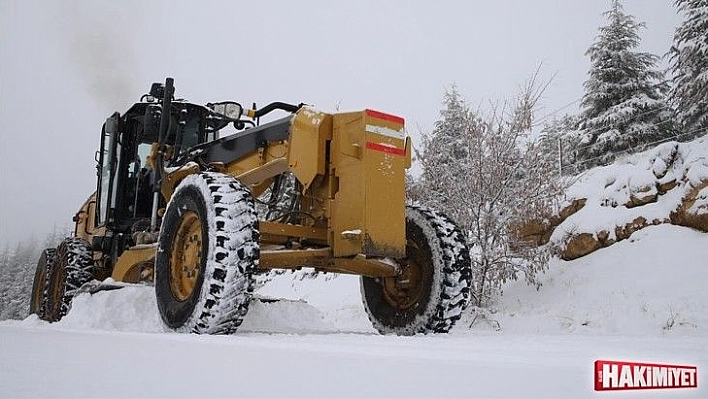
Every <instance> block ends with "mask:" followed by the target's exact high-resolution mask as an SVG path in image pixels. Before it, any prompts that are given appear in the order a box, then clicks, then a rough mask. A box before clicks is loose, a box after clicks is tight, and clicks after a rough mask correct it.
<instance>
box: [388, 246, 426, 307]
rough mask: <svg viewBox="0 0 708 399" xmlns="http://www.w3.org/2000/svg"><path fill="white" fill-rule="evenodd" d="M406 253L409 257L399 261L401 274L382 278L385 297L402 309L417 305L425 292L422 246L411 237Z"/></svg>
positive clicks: (389, 302) (394, 305) (391, 303)
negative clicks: (421, 256)
mask: <svg viewBox="0 0 708 399" xmlns="http://www.w3.org/2000/svg"><path fill="white" fill-rule="evenodd" d="M406 255H407V258H406V259H404V260H402V261H400V262H399V264H400V266H401V270H402V271H401V274H399V275H398V276H395V277H384V278H383V279H382V285H383V294H384V299H386V302H388V304H389V305H391V306H393V307H395V308H397V309H401V310H405V309H409V308H411V307H413V306H415V305H416V304H417V303H418V301H419V300H420V298H421V296H422V293H423V284H422V282H423V267H422V265H421V261H422V259H421V258H420V248H418V246H417V245H416V244H415V243H414V242H413V241H412V240H410V239H409V240H408V243H407V244H406Z"/></svg>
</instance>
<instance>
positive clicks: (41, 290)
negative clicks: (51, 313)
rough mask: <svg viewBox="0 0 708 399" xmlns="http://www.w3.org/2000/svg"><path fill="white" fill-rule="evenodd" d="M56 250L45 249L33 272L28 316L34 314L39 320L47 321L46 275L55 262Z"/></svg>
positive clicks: (47, 287) (47, 295)
mask: <svg viewBox="0 0 708 399" xmlns="http://www.w3.org/2000/svg"><path fill="white" fill-rule="evenodd" d="M56 253H57V250H56V249H54V248H47V249H45V250H44V251H42V254H41V255H40V256H39V261H37V269H36V270H35V272H34V282H33V283H32V296H31V297H30V309H29V313H30V314H36V315H37V316H39V318H40V319H41V320H47V316H46V313H47V299H48V297H49V293H48V292H47V291H48V289H49V284H48V281H49V280H48V279H47V273H49V271H50V270H51V269H52V262H55V259H56V258H55V254H56Z"/></svg>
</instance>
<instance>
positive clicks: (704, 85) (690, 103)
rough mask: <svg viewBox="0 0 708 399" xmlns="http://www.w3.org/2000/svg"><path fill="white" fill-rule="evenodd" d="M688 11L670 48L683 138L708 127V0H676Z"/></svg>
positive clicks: (673, 97) (673, 89)
mask: <svg viewBox="0 0 708 399" xmlns="http://www.w3.org/2000/svg"><path fill="white" fill-rule="evenodd" d="M674 3H675V4H676V6H677V7H678V10H679V12H681V13H683V14H684V15H685V19H684V21H683V23H681V25H680V26H679V27H678V28H676V32H675V33H674V43H673V45H672V46H671V49H670V50H669V60H670V64H671V65H670V69H671V71H672V72H673V79H672V83H673V84H672V87H671V91H670V92H669V97H670V99H671V102H672V104H673V105H674V107H675V109H676V113H677V117H678V120H679V122H680V125H681V130H682V137H681V138H682V139H684V140H689V139H691V138H693V137H697V136H700V135H703V134H705V133H706V132H707V131H708V0H676V1H675V2H674Z"/></svg>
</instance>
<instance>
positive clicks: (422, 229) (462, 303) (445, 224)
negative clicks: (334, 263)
mask: <svg viewBox="0 0 708 399" xmlns="http://www.w3.org/2000/svg"><path fill="white" fill-rule="evenodd" d="M406 238H407V245H406V259H403V260H401V261H399V266H400V267H401V269H402V273H401V275H399V276H396V277H385V278H370V277H362V278H361V291H362V297H363V300H364V308H365V309H366V312H367V314H368V315H369V320H371V323H372V324H373V326H374V328H376V329H377V330H378V331H379V332H380V333H381V334H397V335H414V334H416V333H426V334H427V333H430V332H435V333H445V332H448V331H450V329H451V328H452V326H453V325H454V324H455V322H456V321H457V320H458V319H459V318H460V316H461V314H462V311H463V310H464V309H465V307H467V304H468V302H469V297H470V286H471V284H472V269H471V265H470V256H469V249H468V248H467V244H466V242H465V239H464V236H463V235H462V232H461V231H460V230H459V229H458V228H457V227H456V226H455V224H454V223H453V222H452V221H451V220H450V219H448V218H447V217H446V216H445V215H442V214H441V213H438V212H435V211H433V210H430V209H426V208H420V207H412V206H409V207H407V209H406Z"/></svg>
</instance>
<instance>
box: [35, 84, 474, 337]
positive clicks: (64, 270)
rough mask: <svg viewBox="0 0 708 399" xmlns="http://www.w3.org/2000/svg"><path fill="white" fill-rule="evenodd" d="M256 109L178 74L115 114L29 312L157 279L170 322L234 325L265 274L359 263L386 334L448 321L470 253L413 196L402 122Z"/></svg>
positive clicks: (208, 328)
mask: <svg viewBox="0 0 708 399" xmlns="http://www.w3.org/2000/svg"><path fill="white" fill-rule="evenodd" d="M253 108H254V109H246V110H244V109H243V107H241V105H239V104H238V103H236V102H233V101H226V102H219V103H212V104H207V105H206V106H202V105H198V104H193V103H189V102H186V101H183V100H175V99H174V86H173V80H172V79H171V78H168V79H167V80H166V82H165V84H164V85H163V84H154V85H153V86H152V88H151V90H150V93H149V94H146V95H144V96H143V97H142V98H141V101H140V102H138V103H136V104H134V105H133V106H132V107H131V108H130V109H129V110H128V111H127V112H125V113H124V114H123V115H120V114H118V113H115V114H113V115H112V116H111V117H109V118H108V119H107V120H106V123H105V124H104V125H103V130H102V132H101V144H100V150H99V151H98V152H97V158H96V161H97V171H98V179H97V187H96V192H95V193H93V194H92V195H91V196H90V197H89V198H88V200H87V201H86V202H85V203H84V204H83V206H82V207H81V209H80V210H79V212H78V213H77V214H76V216H75V217H74V222H75V231H74V234H73V235H72V236H71V237H68V238H66V239H65V240H64V241H63V242H62V243H61V244H60V245H59V246H58V247H57V248H56V249H54V248H52V249H46V250H45V251H44V252H43V253H42V255H41V257H40V260H39V263H38V265H37V270H36V274H35V279H34V286H33V291H32V300H31V311H32V312H34V313H36V314H38V315H39V317H40V318H42V319H44V320H48V321H57V320H59V319H61V318H62V317H63V316H65V315H66V314H67V312H68V311H69V309H70V307H71V301H72V299H73V298H74V297H75V296H76V295H77V294H78V293H81V292H86V291H88V292H92V293H95V292H96V291H99V290H104V289H114V288H120V287H121V285H124V284H127V283H134V284H151V285H154V289H155V296H156V300H157V305H158V309H159V312H160V315H161V318H162V320H163V322H164V324H165V326H167V328H169V329H172V330H176V331H183V332H192V333H209V334H225V333H233V332H234V331H236V329H237V327H238V326H239V325H240V324H241V322H242V320H243V318H244V316H245V315H246V312H247V311H248V305H249V301H250V300H251V299H252V297H253V289H254V275H256V274H257V273H261V272H266V271H268V270H270V269H299V268H303V267H305V268H308V267H309V268H314V269H315V270H318V271H323V272H335V273H349V274H355V275H359V276H361V292H362V296H363V302H364V308H365V310H366V311H367V313H368V315H369V318H370V320H371V322H372V323H373V325H374V327H375V328H376V329H377V330H378V331H380V332H381V333H384V334H386V333H392V334H401V335H410V334H415V333H420V332H422V333H427V332H447V331H448V330H449V329H450V328H451V327H452V326H453V324H454V323H455V321H456V320H457V319H459V317H460V314H461V312H462V310H463V309H464V307H465V306H466V305H467V303H468V300H469V295H470V284H471V269H470V260H469V251H468V249H467V246H466V243H465V238H464V237H463V234H462V233H461V232H460V230H459V229H458V228H457V227H456V226H455V225H454V224H453V223H452V222H451V221H450V220H449V219H447V218H446V217H445V216H444V215H442V214H440V213H438V212H436V211H434V210H431V209H427V208H422V207H418V206H414V205H409V206H406V198H405V186H404V180H405V179H404V174H405V169H406V168H408V167H409V166H410V163H411V140H410V138H409V137H407V136H406V134H405V130H404V121H403V119H402V118H399V117H396V116H392V115H388V114H384V113H381V112H377V111H373V110H364V111H361V112H348V113H336V114H329V113H324V112H319V111H316V110H314V109H311V108H309V107H306V106H304V105H291V104H285V103H273V104H270V105H268V106H266V107H264V108H261V109H255V107H253ZM276 110H279V112H285V113H286V116H284V117H282V118H280V119H276V120H274V121H272V122H269V123H264V124H259V123H258V121H259V118H261V117H263V116H264V115H266V114H269V113H271V112H273V111H276ZM227 126H233V128H234V129H235V130H236V132H235V133H233V134H230V135H223V134H222V133H223V132H225V131H226V130H227V129H225V128H227ZM220 135H223V137H220Z"/></svg>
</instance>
